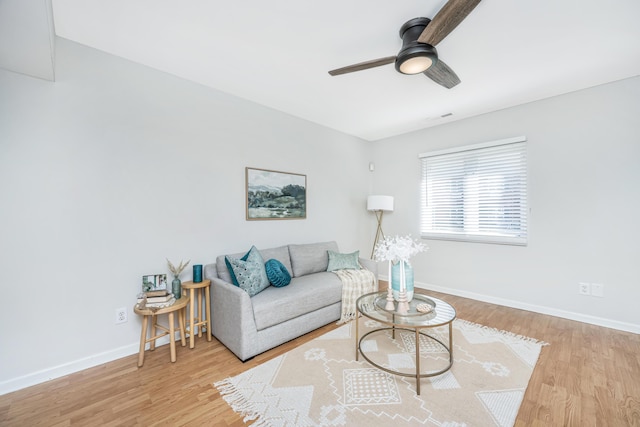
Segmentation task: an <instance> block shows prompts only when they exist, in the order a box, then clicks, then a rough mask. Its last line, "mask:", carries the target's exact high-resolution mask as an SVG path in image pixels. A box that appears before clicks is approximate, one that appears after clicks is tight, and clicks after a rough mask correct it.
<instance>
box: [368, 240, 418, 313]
mask: <svg viewBox="0 0 640 427" xmlns="http://www.w3.org/2000/svg"><path fill="white" fill-rule="evenodd" d="M427 249H429V248H428V247H427V245H425V244H424V243H421V242H419V241H417V240H414V239H412V238H411V235H407V236H385V237H384V238H383V239H382V240H381V241H380V242H378V244H377V245H376V248H375V251H374V255H373V259H374V260H375V261H388V262H389V276H388V277H389V288H388V291H387V305H386V306H385V308H386V309H387V310H394V308H395V307H394V303H393V301H394V295H393V289H392V282H393V279H392V268H393V265H394V264H398V263H399V267H400V277H399V284H400V289H399V294H398V297H397V300H398V309H397V312H398V313H400V314H407V313H408V311H409V301H410V300H411V299H410V298H408V297H407V283H406V279H407V277H406V271H405V268H406V267H407V266H408V267H411V263H410V261H409V260H410V259H411V258H412V257H413V256H415V255H417V254H419V253H420V252H424V251H426V250H427ZM411 295H413V293H412V294H411Z"/></svg>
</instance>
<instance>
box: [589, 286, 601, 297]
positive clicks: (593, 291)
mask: <svg viewBox="0 0 640 427" xmlns="http://www.w3.org/2000/svg"><path fill="white" fill-rule="evenodd" d="M591 295H593V296H594V297H600V298H602V297H604V285H603V284H601V283H592V284H591Z"/></svg>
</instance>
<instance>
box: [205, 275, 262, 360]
mask: <svg viewBox="0 0 640 427" xmlns="http://www.w3.org/2000/svg"><path fill="white" fill-rule="evenodd" d="M211 317H212V323H213V324H212V329H213V335H215V337H216V338H217V339H218V340H220V342H222V343H223V344H224V345H225V346H226V347H227V348H228V349H229V350H231V351H232V352H233V353H234V354H235V355H236V356H238V357H239V358H240V360H246V359H247V358H248V357H250V356H248V355H250V354H252V349H251V346H252V345H254V344H255V341H256V339H255V337H256V322H255V320H254V317H253V305H252V303H251V298H250V297H249V294H248V293H246V292H245V291H244V290H242V289H240V288H239V287H237V286H234V285H232V284H231V283H227V282H225V281H224V280H222V279H218V278H211Z"/></svg>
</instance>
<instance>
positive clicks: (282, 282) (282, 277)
mask: <svg viewBox="0 0 640 427" xmlns="http://www.w3.org/2000/svg"><path fill="white" fill-rule="evenodd" d="M264 267H265V269H266V270H267V277H268V278H269V282H271V284H272V285H273V286H275V287H276V288H281V287H283V286H287V285H288V284H289V283H291V275H290V274H289V271H288V270H287V267H285V266H284V264H282V263H281V262H280V261H278V260H277V259H270V260H269V261H267V262H265V263H264Z"/></svg>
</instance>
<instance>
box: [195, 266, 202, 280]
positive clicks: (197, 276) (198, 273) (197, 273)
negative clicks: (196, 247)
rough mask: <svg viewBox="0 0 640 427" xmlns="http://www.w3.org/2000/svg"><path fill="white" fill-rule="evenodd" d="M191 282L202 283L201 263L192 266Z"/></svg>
mask: <svg viewBox="0 0 640 427" xmlns="http://www.w3.org/2000/svg"><path fill="white" fill-rule="evenodd" d="M193 283H202V264H196V265H194V266H193Z"/></svg>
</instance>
